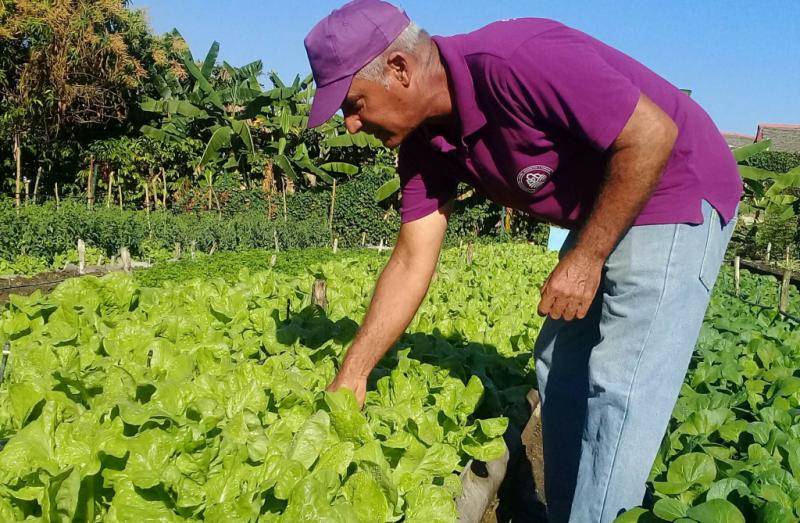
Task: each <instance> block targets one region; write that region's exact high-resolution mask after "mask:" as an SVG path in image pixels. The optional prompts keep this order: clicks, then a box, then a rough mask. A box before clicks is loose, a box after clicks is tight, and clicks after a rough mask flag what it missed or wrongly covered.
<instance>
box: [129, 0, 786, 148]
mask: <svg viewBox="0 0 800 523" xmlns="http://www.w3.org/2000/svg"><path fill="white" fill-rule="evenodd" d="M342 3H344V2H342V1H332V0H306V1H302V2H301V1H296V0H283V1H275V0H262V1H258V0H227V1H224V2H220V1H215V0H133V2H132V4H133V6H134V7H141V8H144V9H146V10H147V12H148V13H149V20H150V23H151V25H152V26H153V28H154V29H155V30H156V31H157V32H159V33H163V32H166V31H169V30H170V29H172V28H173V27H177V28H178V30H179V31H180V32H181V33H182V34H183V36H184V37H185V38H186V40H187V41H188V43H189V45H190V46H191V48H192V52H193V54H194V55H195V57H200V58H202V56H204V55H205V52H206V51H207V50H208V47H209V46H210V45H211V42H213V41H214V40H217V41H219V42H220V59H224V60H227V61H228V62H230V63H231V64H233V65H244V64H245V63H248V62H251V61H253V60H256V59H261V60H263V62H264V67H265V69H267V70H270V69H273V70H275V71H277V72H278V73H279V74H280V75H281V77H282V78H284V79H288V80H291V79H292V78H293V77H294V75H295V74H298V73H299V74H301V75H305V74H308V72H309V66H308V62H307V60H306V55H305V50H304V49H303V37H304V36H305V35H306V33H307V32H308V31H309V29H311V27H312V26H313V25H314V24H315V23H316V22H317V21H318V20H319V19H321V18H322V17H323V16H325V15H326V14H328V13H329V12H330V11H331V10H333V9H334V8H336V7H338V6H339V5H341V4H342ZM394 3H395V5H398V6H400V7H402V8H403V9H405V10H406V11H407V12H408V14H409V15H410V16H411V17H412V18H413V19H414V20H415V21H416V22H417V23H419V24H420V25H421V26H423V27H424V28H426V29H427V30H428V31H429V32H430V33H432V34H442V35H447V34H455V33H463V32H467V31H470V30H472V29H475V28H478V27H480V26H482V25H485V24H487V23H489V22H492V21H494V20H499V19H503V18H515V17H523V16H537V17H544V18H553V19H555V20H559V21H561V22H563V23H565V24H567V25H570V26H572V27H575V28H577V29H580V30H582V31H584V32H586V33H589V34H591V35H592V36H595V37H596V38H599V39H600V40H603V41H604V42H606V43H607V44H610V45H612V46H614V47H616V48H618V49H620V50H621V51H624V52H626V53H628V54H629V55H631V56H633V57H634V58H636V59H637V60H639V61H640V62H642V63H644V64H645V65H647V66H648V67H650V68H651V69H653V70H654V71H656V72H657V73H659V74H660V75H661V76H663V77H665V78H666V79H667V80H669V81H670V82H672V83H673V84H675V85H678V86H679V87H683V88H689V89H692V90H693V95H692V96H693V97H694V98H695V100H697V101H698V102H699V103H700V105H702V106H703V107H704V108H705V109H706V111H708V113H709V114H710V115H711V117H712V118H713V119H714V121H715V122H716V124H717V126H718V127H719V128H720V129H721V130H723V131H735V132H740V133H747V134H754V133H755V130H756V126H757V125H758V124H759V123H800V1H798V0H782V1H767V2H762V1H753V0H748V1H745V0H703V1H698V0H666V1H655V0H645V1H643V0H640V1H632V0H628V1H622V0H591V1H590V0H557V1H552V0H492V1H488V2H487V1H486V0H397V1H396V2H394Z"/></svg>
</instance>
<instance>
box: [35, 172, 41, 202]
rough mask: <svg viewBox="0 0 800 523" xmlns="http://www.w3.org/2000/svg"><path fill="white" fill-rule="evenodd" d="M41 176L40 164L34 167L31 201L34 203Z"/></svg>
mask: <svg viewBox="0 0 800 523" xmlns="http://www.w3.org/2000/svg"><path fill="white" fill-rule="evenodd" d="M41 177H42V166H41V165H40V166H39V168H38V169H36V181H35V182H33V203H36V196H37V195H38V194H39V179H40V178H41Z"/></svg>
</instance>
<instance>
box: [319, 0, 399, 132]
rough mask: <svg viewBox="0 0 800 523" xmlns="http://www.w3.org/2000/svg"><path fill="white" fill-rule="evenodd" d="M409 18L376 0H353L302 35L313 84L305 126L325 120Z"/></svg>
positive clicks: (394, 8)
mask: <svg viewBox="0 0 800 523" xmlns="http://www.w3.org/2000/svg"><path fill="white" fill-rule="evenodd" d="M410 23H411V20H410V19H409V18H408V16H407V15H406V14H405V13H404V12H403V11H401V10H400V9H398V8H397V7H395V6H393V5H392V4H389V3H387V2H382V1H380V0H353V1H352V2H348V3H346V4H345V5H343V6H342V7H340V8H339V9H336V10H335V11H333V12H332V13H331V14H329V15H328V16H326V17H325V18H323V19H322V20H321V21H320V22H319V23H318V24H317V25H315V26H314V28H313V29H311V31H310V32H309V33H308V36H306V39H305V45H306V53H308V61H309V62H310V63H311V71H312V73H313V74H314V81H315V82H316V84H317V92H316V94H315V95H314V102H313V104H312V105H311V114H310V116H309V118H308V127H317V126H319V125H322V124H323V123H325V122H326V121H328V120H329V119H330V118H331V117H332V116H333V115H334V114H335V113H336V111H338V110H339V107H341V105H342V102H344V99H345V98H346V97H347V91H348V90H350V84H351V83H352V82H353V77H354V76H355V75H356V73H358V71H360V70H361V69H362V68H363V67H364V66H365V65H367V64H368V63H370V62H371V61H372V60H373V59H375V58H376V57H377V56H378V55H380V54H381V53H382V52H384V51H385V50H386V49H387V48H388V47H389V45H390V44H391V43H392V42H393V41H394V40H395V39H396V38H397V37H398V36H400V33H402V32H403V30H404V29H405V28H406V27H408V24H410Z"/></svg>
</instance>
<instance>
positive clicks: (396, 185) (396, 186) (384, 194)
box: [375, 176, 400, 202]
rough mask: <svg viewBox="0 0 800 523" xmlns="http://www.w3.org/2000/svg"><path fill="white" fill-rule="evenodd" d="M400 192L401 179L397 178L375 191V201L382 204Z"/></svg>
mask: <svg viewBox="0 0 800 523" xmlns="http://www.w3.org/2000/svg"><path fill="white" fill-rule="evenodd" d="M399 190H400V177H399V176H395V177H394V178H392V179H391V180H389V181H388V182H386V183H384V184H383V185H381V186H380V187H378V190H377V191H375V201H378V202H381V201H383V200H385V199H386V198H389V197H390V196H391V195H393V194H394V193H396V192H397V191H399Z"/></svg>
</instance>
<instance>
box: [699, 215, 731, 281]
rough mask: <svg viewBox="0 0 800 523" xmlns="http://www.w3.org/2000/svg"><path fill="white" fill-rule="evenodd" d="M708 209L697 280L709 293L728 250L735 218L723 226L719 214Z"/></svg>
mask: <svg viewBox="0 0 800 523" xmlns="http://www.w3.org/2000/svg"><path fill="white" fill-rule="evenodd" d="M706 205H708V204H706ZM709 207H710V208H711V212H710V213H709V214H710V216H709V217H708V234H707V237H706V246H705V250H704V251H703V261H702V262H701V263H700V275H699V278H700V282H701V283H702V284H703V286H704V287H705V288H706V290H707V291H709V292H711V289H713V288H714V282H716V281H717V276H719V270H720V267H721V266H722V261H723V259H724V257H725V250H726V249H727V248H728V241H729V240H730V236H731V234H730V233H731V231H732V230H733V227H734V225H735V222H736V217H735V216H734V217H733V218H732V219H731V220H730V222H728V223H727V224H725V225H723V224H722V220H721V219H720V215H719V212H718V211H717V210H716V209H714V208H713V207H711V206H710V205H709Z"/></svg>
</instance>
